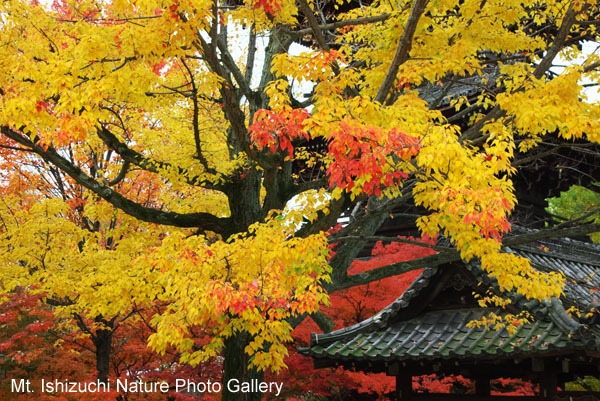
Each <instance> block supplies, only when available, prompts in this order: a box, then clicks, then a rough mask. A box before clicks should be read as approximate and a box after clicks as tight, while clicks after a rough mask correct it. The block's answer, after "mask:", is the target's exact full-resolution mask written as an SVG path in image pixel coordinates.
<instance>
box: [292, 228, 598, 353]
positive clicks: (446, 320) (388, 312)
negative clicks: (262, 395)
mask: <svg viewBox="0 0 600 401" xmlns="http://www.w3.org/2000/svg"><path fill="white" fill-rule="evenodd" d="M523 230H524V229H520V228H517V229H516V230H515V231H517V232H518V233H522V232H523ZM525 231H527V230H525ZM505 251H506V252H511V253H515V254H518V255H521V256H524V257H527V258H529V259H530V260H531V261H532V265H533V267H534V268H536V269H538V270H540V271H560V272H562V273H563V274H565V276H566V278H567V280H566V285H565V289H564V292H565V294H564V296H563V297H561V299H551V300H546V301H543V302H539V301H536V300H528V299H526V298H525V297H523V296H521V295H518V294H516V293H509V294H508V295H509V297H510V298H511V299H512V303H513V305H514V307H515V308H516V309H517V310H527V311H529V312H530V313H532V314H533V315H534V317H535V319H534V321H533V322H532V323H529V324H524V325H521V326H519V327H518V329H517V331H516V333H515V334H514V335H513V336H509V334H508V332H507V331H506V329H502V330H500V331H494V330H488V329H485V328H483V327H482V328H467V323H468V322H470V321H472V320H478V319H481V318H482V317H483V316H486V315H488V314H489V313H490V312H494V313H496V314H498V315H500V316H502V315H504V314H506V313H507V312H505V311H502V310H497V309H487V308H470V309H448V310H433V311H429V312H425V313H422V314H420V315H418V316H414V317H412V318H409V319H408V320H402V319H398V316H399V315H400V314H401V312H402V311H406V310H407V309H408V310H409V309H410V308H412V307H415V303H416V302H415V300H417V298H418V297H419V296H420V294H422V293H425V292H426V291H428V290H431V288H429V287H430V284H432V282H433V279H434V278H438V277H439V275H436V273H438V271H440V269H442V268H443V267H440V268H437V267H433V268H425V269H424V271H423V273H422V274H421V275H420V276H419V277H418V278H417V279H416V280H415V281H414V282H413V284H412V285H411V286H410V287H409V288H408V289H407V290H406V291H405V292H404V293H403V294H402V296H400V297H399V298H398V299H396V300H395V301H394V302H392V303H391V304H390V305H388V306H387V307H386V308H384V309H383V310H381V311H380V312H379V313H377V314H376V315H374V316H373V317H371V318H369V319H366V320H365V321H363V322H360V323H358V324H356V325H353V326H350V327H347V328H344V329H341V330H337V331H334V332H332V333H326V334H313V335H312V337H311V346H310V347H308V348H305V349H301V352H302V353H304V354H305V355H310V356H313V357H315V358H325V359H330V360H338V361H375V360H378V361H381V360H384V361H389V360H396V361H401V360H423V359H425V360H427V359H430V360H431V359H449V358H457V359H481V358H494V357H499V356H502V357H515V356H516V355H522V354H530V355H534V354H544V353H549V352H554V353H556V352H563V353H565V352H574V351H586V352H595V353H599V352H600V324H598V321H599V320H600V319H599V318H598V317H599V313H598V312H597V311H594V309H593V308H594V307H595V306H597V305H598V298H599V294H600V293H598V294H597V293H596V291H595V290H596V289H597V288H600V246H597V245H593V244H587V243H583V242H579V241H573V240H568V239H561V240H547V241H539V242H537V243H534V244H518V245H513V246H511V247H507V248H505ZM465 267H466V268H467V269H468V270H469V271H470V272H471V273H472V275H473V276H474V278H475V279H476V280H477V281H480V282H483V283H485V284H488V285H490V286H491V287H492V288H496V289H497V285H496V282H495V279H493V278H492V279H490V278H489V277H488V276H487V275H486V274H485V273H484V272H483V271H482V270H481V268H480V265H479V263H477V262H471V263H468V264H466V265H465ZM571 306H576V307H578V308H580V310H581V311H582V312H584V313H582V315H581V317H580V318H578V317H577V316H571V315H569V314H567V312H566V310H567V309H568V308H569V307H571ZM589 312H593V313H589ZM586 313H589V315H588V317H586V316H585V315H586ZM590 316H592V317H591V318H590Z"/></svg>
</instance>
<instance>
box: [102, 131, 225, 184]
mask: <svg viewBox="0 0 600 401" xmlns="http://www.w3.org/2000/svg"><path fill="white" fill-rule="evenodd" d="M97 134H98V137H99V138H100V139H102V142H104V144H105V145H106V146H108V147H109V149H112V150H114V151H115V152H116V153H117V154H118V155H119V156H121V158H122V159H123V160H124V161H127V162H129V163H132V164H135V165H136V166H138V167H140V168H142V169H144V170H147V171H150V172H152V173H155V174H160V170H175V171H176V172H177V173H178V174H179V175H180V176H182V177H185V179H184V181H185V182H186V183H187V184H189V185H194V186H202V187H204V188H207V189H213V190H216V191H222V190H223V188H222V186H220V185H218V184H214V183H211V182H206V180H204V179H202V178H200V177H198V176H191V177H190V173H189V171H188V170H186V169H183V168H181V167H178V166H173V165H172V164H170V163H167V162H161V161H157V160H154V159H150V158H148V157H146V156H144V155H142V154H141V153H138V152H136V151H135V150H133V149H131V148H130V147H128V146H127V145H126V144H124V143H123V142H121V141H120V140H119V138H117V137H116V136H115V135H114V134H113V133H112V132H110V130H109V129H108V128H106V127H104V126H102V127H100V128H99V129H98V130H97ZM213 171H214V170H212V169H211V171H210V172H213ZM215 173H216V172H215ZM215 175H216V174H215Z"/></svg>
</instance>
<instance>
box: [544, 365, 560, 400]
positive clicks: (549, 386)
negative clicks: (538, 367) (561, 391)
mask: <svg viewBox="0 0 600 401" xmlns="http://www.w3.org/2000/svg"><path fill="white" fill-rule="evenodd" d="M557 385H558V380H557V377H556V371H550V370H547V371H546V372H544V373H543V374H542V375H541V377H540V395H541V396H542V399H544V400H553V399H554V396H556V386H557Z"/></svg>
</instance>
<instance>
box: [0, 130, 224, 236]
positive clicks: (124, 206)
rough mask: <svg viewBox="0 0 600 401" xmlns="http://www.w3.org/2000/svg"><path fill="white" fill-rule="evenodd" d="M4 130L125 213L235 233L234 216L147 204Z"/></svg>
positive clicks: (163, 223) (156, 221) (9, 136)
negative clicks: (165, 209)
mask: <svg viewBox="0 0 600 401" xmlns="http://www.w3.org/2000/svg"><path fill="white" fill-rule="evenodd" d="M1 132H2V134H3V135H4V136H6V137H8V138H10V139H12V140H14V141H15V142H17V143H19V144H20V145H22V146H26V147H28V148H30V149H31V150H32V151H33V152H35V153H37V154H38V155H39V156H40V157H42V158H43V159H44V160H46V161H47V162H49V163H52V164H53V165H55V166H56V167H58V168H59V169H61V170H62V171H63V172H64V173H66V174H68V175H69V176H70V177H71V178H73V180H75V181H76V182H77V183H78V184H80V185H82V186H84V187H85V188H87V189H89V190H90V191H92V192H94V193H95V194H96V195H98V196H99V197H101V198H102V199H104V200H106V201H107V202H109V203H111V204H112V205H113V206H114V207H116V208H118V209H121V210H123V211H124V212H125V213H127V214H129V215H131V216H133V217H135V218H137V219H139V220H142V221H146V222H149V223H156V224H162V225H168V226H175V227H194V228H195V227H197V228H200V229H202V230H207V231H213V232H216V233H218V234H221V235H222V236H224V237H229V236H230V235H231V234H233V232H232V231H231V230H232V229H231V227H232V225H231V222H230V220H231V219H230V218H224V217H216V216H214V215H212V214H210V213H176V212H169V211H161V210H157V209H152V208H148V207H144V206H142V205H140V204H139V203H137V202H134V201H132V200H130V199H127V198H125V197H124V196H123V195H121V194H120V193H118V192H116V191H114V190H113V189H111V188H110V187H108V186H106V185H104V184H101V183H100V182H98V181H96V180H94V179H93V178H91V177H90V176H89V175H87V174H86V173H84V172H83V171H82V170H81V169H80V168H79V167H78V166H76V165H74V164H73V163H71V162H70V161H68V160H67V159H65V158H64V157H62V156H61V155H60V154H58V152H56V150H54V149H53V148H52V147H47V148H44V147H42V146H40V145H39V144H38V143H37V142H33V141H31V140H30V139H29V138H28V137H27V136H24V135H21V134H20V133H18V132H16V131H14V130H12V129H10V128H8V127H6V126H4V127H2V129H1Z"/></svg>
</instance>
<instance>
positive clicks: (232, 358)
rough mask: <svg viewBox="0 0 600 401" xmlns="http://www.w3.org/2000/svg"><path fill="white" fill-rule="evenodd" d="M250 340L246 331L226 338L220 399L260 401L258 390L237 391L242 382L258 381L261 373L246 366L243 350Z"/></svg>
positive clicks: (246, 360) (246, 361)
mask: <svg viewBox="0 0 600 401" xmlns="http://www.w3.org/2000/svg"><path fill="white" fill-rule="evenodd" d="M249 342H250V335H249V334H248V333H238V334H235V335H233V336H231V337H230V338H228V339H227V340H225V346H224V348H223V358H224V361H223V392H222V398H221V400H222V401H260V400H261V399H262V396H263V394H262V393H260V392H244V391H239V386H241V385H242V383H259V382H262V380H263V376H264V375H263V373H262V372H258V371H257V370H256V369H252V368H249V367H248V362H249V357H248V355H247V354H246V352H245V351H244V349H245V348H246V345H248V344H249Z"/></svg>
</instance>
